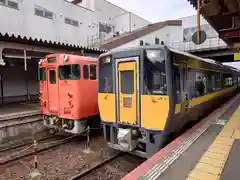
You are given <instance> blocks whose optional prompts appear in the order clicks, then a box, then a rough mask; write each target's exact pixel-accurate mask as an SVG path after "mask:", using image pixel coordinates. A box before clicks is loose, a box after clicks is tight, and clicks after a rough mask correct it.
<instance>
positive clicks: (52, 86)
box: [47, 68, 58, 115]
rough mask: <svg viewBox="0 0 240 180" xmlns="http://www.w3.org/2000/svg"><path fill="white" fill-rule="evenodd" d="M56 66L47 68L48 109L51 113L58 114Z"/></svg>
mask: <svg viewBox="0 0 240 180" xmlns="http://www.w3.org/2000/svg"><path fill="white" fill-rule="evenodd" d="M56 74H57V73H56V68H48V69H47V88H48V109H49V112H51V113H52V114H56V115H57V114H58V84H57V77H56Z"/></svg>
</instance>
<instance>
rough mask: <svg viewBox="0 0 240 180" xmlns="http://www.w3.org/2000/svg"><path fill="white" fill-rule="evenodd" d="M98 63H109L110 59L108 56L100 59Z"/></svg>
mask: <svg viewBox="0 0 240 180" xmlns="http://www.w3.org/2000/svg"><path fill="white" fill-rule="evenodd" d="M100 62H101V64H108V63H111V57H110V56H106V57H102V58H101V60H100Z"/></svg>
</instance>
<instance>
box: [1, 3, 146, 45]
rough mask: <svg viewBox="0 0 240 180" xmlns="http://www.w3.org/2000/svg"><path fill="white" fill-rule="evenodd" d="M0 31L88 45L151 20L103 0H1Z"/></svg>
mask: <svg viewBox="0 0 240 180" xmlns="http://www.w3.org/2000/svg"><path fill="white" fill-rule="evenodd" d="M0 23H1V26H0V33H1V34H5V33H8V34H9V35H12V34H13V35H15V36H18V35H20V36H21V37H27V38H30V37H32V38H33V39H35V38H36V39H42V40H43V41H45V40H46V41H51V42H57V43H58V42H60V43H67V44H71V45H81V46H87V45H90V44H91V43H94V42H95V41H100V38H106V37H108V36H113V34H114V33H119V34H121V33H124V32H126V31H129V30H135V29H138V28H141V27H143V26H146V25H147V24H149V23H150V22H148V21H147V20H144V19H142V18H141V17H139V16H136V15H134V14H132V13H130V12H128V11H126V10H124V9H122V8H120V7H117V6H115V5H113V4H111V3H109V2H108V1H105V0H82V1H81V2H80V3H79V4H77V5H75V4H73V3H71V2H68V1H65V0H0Z"/></svg>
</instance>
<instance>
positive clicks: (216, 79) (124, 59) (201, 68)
mask: <svg viewBox="0 0 240 180" xmlns="http://www.w3.org/2000/svg"><path fill="white" fill-rule="evenodd" d="M239 83H240V81H239V72H238V71H237V70H236V69H234V68H230V67H227V66H224V65H222V64H221V63H218V62H215V61H213V60H209V59H202V58H199V57H196V56H193V55H191V54H188V53H185V52H180V51H176V50H174V49H170V48H168V47H166V46H164V45H162V46H160V45H159V46H142V47H136V48H129V49H122V50H114V51H110V52H108V53H105V54H102V55H101V56H100V59H99V87H98V104H99V111H100V116H101V120H102V124H103V131H104V138H105V140H106V141H107V143H108V145H109V146H110V147H111V148H114V149H118V150H122V151H127V152H131V153H134V154H137V155H139V156H143V157H149V156H151V155H153V154H154V153H155V152H157V151H158V150H159V149H161V148H162V147H164V146H165V145H166V144H167V143H169V142H170V141H171V140H172V139H173V138H174V137H176V136H178V135H179V134H180V133H182V132H183V131H184V129H185V128H186V127H188V126H189V125H191V124H194V123H196V121H198V120H200V119H201V117H203V116H204V115H206V114H208V113H209V112H211V111H212V110H213V109H214V108H216V106H217V105H220V104H222V103H223V102H224V101H226V100H227V99H228V98H229V97H231V96H233V95H234V94H235V93H236V92H237V91H238V86H239Z"/></svg>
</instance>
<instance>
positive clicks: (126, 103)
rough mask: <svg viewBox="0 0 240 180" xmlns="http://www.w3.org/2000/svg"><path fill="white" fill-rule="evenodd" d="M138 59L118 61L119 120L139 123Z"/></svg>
mask: <svg viewBox="0 0 240 180" xmlns="http://www.w3.org/2000/svg"><path fill="white" fill-rule="evenodd" d="M136 67H137V66H136V61H128V62H126V61H123V62H118V72H117V75H118V83H117V86H118V88H117V92H118V96H117V97H118V121H119V122H120V123H123V124H132V125H137V122H138V118H137V109H138V105H137V104H138V103H137V98H138V96H137V68H136Z"/></svg>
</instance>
